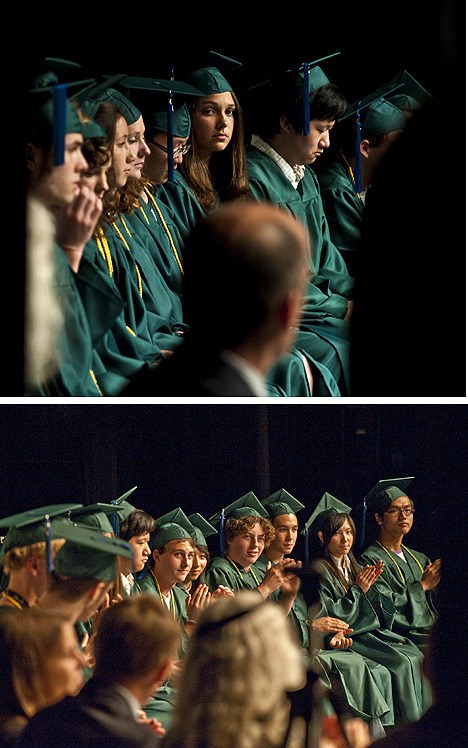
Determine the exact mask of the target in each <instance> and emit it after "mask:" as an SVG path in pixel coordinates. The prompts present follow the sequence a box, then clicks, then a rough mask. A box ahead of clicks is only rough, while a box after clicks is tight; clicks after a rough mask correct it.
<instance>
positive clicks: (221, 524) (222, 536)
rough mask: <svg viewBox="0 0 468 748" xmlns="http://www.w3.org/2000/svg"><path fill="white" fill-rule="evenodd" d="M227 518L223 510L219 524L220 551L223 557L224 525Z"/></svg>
mask: <svg viewBox="0 0 468 748" xmlns="http://www.w3.org/2000/svg"><path fill="white" fill-rule="evenodd" d="M225 521H226V520H225V517H224V509H222V510H221V521H220V523H219V549H220V551H221V556H224V550H225V547H224V524H225Z"/></svg>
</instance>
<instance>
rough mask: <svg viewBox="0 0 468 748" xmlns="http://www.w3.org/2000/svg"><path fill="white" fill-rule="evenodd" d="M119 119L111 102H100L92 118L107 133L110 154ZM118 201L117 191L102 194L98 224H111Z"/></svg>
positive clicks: (110, 173) (117, 207)
mask: <svg viewBox="0 0 468 748" xmlns="http://www.w3.org/2000/svg"><path fill="white" fill-rule="evenodd" d="M120 117H123V114H122V113H121V111H120V109H118V108H117V107H116V106H115V104H112V102H111V101H101V103H100V104H99V107H98V109H97V111H96V113H95V114H94V117H93V119H94V120H96V122H98V123H99V124H100V125H101V127H103V128H104V130H105V132H106V133H107V139H108V147H109V149H110V152H111V153H112V149H113V147H114V141H115V130H116V126H117V122H118V120H119V119H120ZM109 177H110V178H111V179H112V167H111V169H110V171H109ZM119 201H120V193H119V191H118V190H117V191H115V190H114V189H112V188H111V189H109V190H108V191H107V192H106V193H105V194H104V197H103V204H104V208H103V211H102V214H101V217H100V219H99V223H101V222H103V223H111V222H112V221H113V220H114V219H115V217H116V215H117V212H118V210H119Z"/></svg>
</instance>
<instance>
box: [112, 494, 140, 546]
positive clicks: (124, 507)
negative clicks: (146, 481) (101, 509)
mask: <svg viewBox="0 0 468 748" xmlns="http://www.w3.org/2000/svg"><path fill="white" fill-rule="evenodd" d="M137 488H138V486H133V488H130V489H129V490H128V491H125V493H123V494H122V495H121V496H119V497H118V498H117V499H112V501H111V504H112V506H113V507H114V514H113V516H112V527H113V528H114V533H115V534H116V535H118V534H119V525H120V524H121V523H122V522H123V521H124V520H125V519H127V517H128V516H129V515H130V514H131V513H132V512H134V511H135V509H136V507H134V506H133V504H130V502H129V501H127V499H128V497H129V496H130V495H131V494H132V493H133V492H134V491H136V489H137Z"/></svg>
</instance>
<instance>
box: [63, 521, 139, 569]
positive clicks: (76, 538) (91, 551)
mask: <svg viewBox="0 0 468 748" xmlns="http://www.w3.org/2000/svg"><path fill="white" fill-rule="evenodd" d="M62 524H64V525H69V527H64V529H63V532H66V534H67V540H66V543H65V544H64V545H63V546H62V548H61V549H60V550H59V552H58V553H57V555H56V557H55V561H54V565H55V571H56V572H58V573H59V574H63V575H64V576H71V577H77V578H79V579H94V580H96V581H99V582H111V581H112V580H113V579H114V578H115V575H116V573H117V556H122V558H127V559H132V558H133V549H132V546H131V545H130V543H127V542H126V541H125V540H121V539H120V538H108V537H107V536H106V535H102V534H101V533H100V532H99V531H98V530H93V529H92V528H89V527H83V526H82V525H74V524H73V523H72V522H70V520H64V521H63V522H62Z"/></svg>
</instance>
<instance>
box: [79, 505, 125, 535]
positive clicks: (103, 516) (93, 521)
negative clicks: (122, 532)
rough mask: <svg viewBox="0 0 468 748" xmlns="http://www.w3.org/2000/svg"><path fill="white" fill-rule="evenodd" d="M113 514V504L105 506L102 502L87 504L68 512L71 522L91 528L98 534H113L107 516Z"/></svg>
mask: <svg viewBox="0 0 468 748" xmlns="http://www.w3.org/2000/svg"><path fill="white" fill-rule="evenodd" d="M114 513H115V506H114V505H113V504H105V503H103V502H100V501H98V502H96V503H95V504H88V505H86V506H82V507H80V508H79V509H76V510H75V511H73V512H70V519H71V521H72V522H78V524H80V525H86V527H92V528H94V529H95V530H99V531H100V532H112V533H113V532H114V528H113V527H112V524H111V521H110V519H109V516H110V515H112V514H114Z"/></svg>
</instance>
